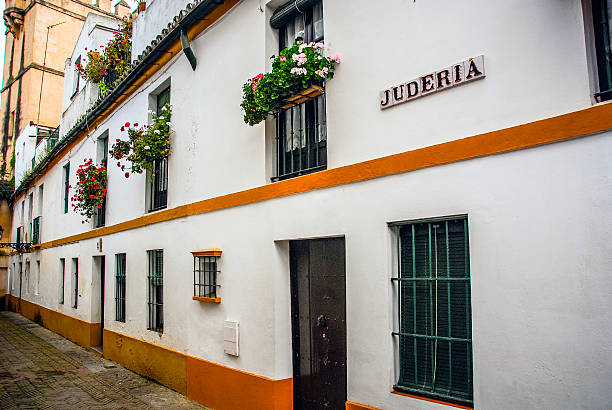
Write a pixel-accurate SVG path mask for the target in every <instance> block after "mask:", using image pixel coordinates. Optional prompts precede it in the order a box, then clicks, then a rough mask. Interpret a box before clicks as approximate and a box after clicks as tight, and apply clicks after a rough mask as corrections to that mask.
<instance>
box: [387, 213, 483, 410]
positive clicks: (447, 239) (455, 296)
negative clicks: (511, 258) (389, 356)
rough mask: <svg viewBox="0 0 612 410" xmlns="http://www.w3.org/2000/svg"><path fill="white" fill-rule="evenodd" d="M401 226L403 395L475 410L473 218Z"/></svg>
mask: <svg viewBox="0 0 612 410" xmlns="http://www.w3.org/2000/svg"><path fill="white" fill-rule="evenodd" d="M396 225H399V226H398V231H399V232H398V240H399V243H398V249H399V266H398V273H399V275H398V277H397V278H393V280H394V282H395V283H396V284H397V286H398V297H399V304H398V308H399V332H394V335H395V336H396V337H397V338H398V339H399V379H398V381H397V384H396V386H395V389H396V390H398V391H404V392H408V393H414V394H418V395H422V396H426V397H432V398H438V399H442V400H447V401H453V402H459V403H464V404H471V403H472V402H473V399H472V397H473V394H472V312H471V290H470V263H469V248H468V228H467V217H452V218H446V219H440V220H428V221H423V222H414V223H405V224H396Z"/></svg>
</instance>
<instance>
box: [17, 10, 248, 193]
mask: <svg viewBox="0 0 612 410" xmlns="http://www.w3.org/2000/svg"><path fill="white" fill-rule="evenodd" d="M239 1H240V0H226V1H224V2H223V4H221V5H219V6H217V8H216V9H214V10H213V11H212V12H211V13H209V14H208V16H207V17H206V18H205V19H203V20H200V21H199V22H197V23H196V24H194V25H193V26H192V27H191V28H190V29H188V30H187V37H188V38H189V40H193V39H194V38H195V37H196V36H197V35H198V34H200V33H201V32H203V31H204V30H206V29H207V28H208V27H210V26H211V25H212V24H213V23H214V22H216V21H217V20H218V19H219V18H221V16H223V15H224V14H225V13H227V12H228V11H229V10H230V9H231V8H232V7H234V6H235V5H236V4H238V2H239ZM181 50H182V46H181V40H180V38H179V39H177V40H176V41H175V42H174V43H172V45H171V46H170V47H169V48H168V49H167V50H166V51H165V52H164V53H162V54H161V56H160V57H159V58H158V59H157V60H155V62H153V63H151V64H150V66H149V68H148V69H147V70H146V71H145V72H144V73H143V74H142V75H141V76H140V77H138V78H137V79H136V81H134V83H132V84H131V85H130V86H129V88H128V90H127V92H125V93H124V94H122V95H120V96H119V97H118V98H117V99H116V100H115V101H114V102H113V103H111V105H110V106H109V107H108V108H107V109H106V110H104V111H103V112H102V113H101V114H100V115H99V116H98V117H97V118H96V119H95V120H93V121H92V122H91V124H88V130H91V131H94V130H95V129H96V128H97V127H98V126H99V125H100V124H101V123H102V122H103V121H104V120H105V119H107V118H108V117H109V116H110V115H111V114H112V113H113V112H114V111H115V110H116V109H117V108H119V106H120V105H121V104H123V102H124V101H125V100H127V99H128V97H129V96H131V95H132V94H134V92H135V91H136V90H137V89H138V87H140V86H141V85H143V84H144V83H145V82H146V81H147V80H148V79H149V78H151V76H153V74H155V73H156V72H158V71H159V70H161V68H162V67H163V66H164V65H166V64H167V63H168V62H169V61H170V60H172V59H173V58H174V56H175V55H177V54H178V53H180V52H181ZM87 135H89V132H85V131H81V132H79V133H78V134H77V137H76V138H74V140H72V141H71V142H70V143H69V144H68V145H67V146H66V147H64V148H63V149H62V150H61V151H59V152H58V153H57V154H56V155H55V157H54V158H53V159H52V160H51V161H50V162H49V165H47V167H46V168H45V169H44V170H42V172H41V173H40V174H39V175H37V176H36V177H35V178H34V180H33V181H32V182H31V183H30V186H31V185H35V184H36V183H37V182H38V181H39V180H40V179H41V178H42V177H43V176H44V175H45V174H46V173H47V172H48V171H49V170H50V169H51V168H53V167H54V166H55V165H57V164H58V163H59V162H61V161H62V160H63V159H64V157H65V155H66V154H67V153H68V152H70V151H71V150H72V149H73V148H74V147H75V146H76V145H77V144H79V143H80V142H81V141H83V139H85V137H87ZM26 193H27V190H26V191H23V192H22V193H20V194H19V195H18V196H16V197H15V200H14V202H16V201H18V200H20V199H21V198H23V197H24V196H25V194H26Z"/></svg>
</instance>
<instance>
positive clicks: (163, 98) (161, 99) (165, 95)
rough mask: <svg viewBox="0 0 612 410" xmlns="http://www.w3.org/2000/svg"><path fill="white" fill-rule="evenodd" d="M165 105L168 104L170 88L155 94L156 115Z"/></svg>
mask: <svg viewBox="0 0 612 410" xmlns="http://www.w3.org/2000/svg"><path fill="white" fill-rule="evenodd" d="M166 104H170V87H168V88H166V89H165V90H164V91H162V92H161V93H159V94H157V112H156V114H157V115H160V113H161V110H162V107H163V106H164V105H166Z"/></svg>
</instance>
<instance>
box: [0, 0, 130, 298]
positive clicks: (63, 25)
mask: <svg viewBox="0 0 612 410" xmlns="http://www.w3.org/2000/svg"><path fill="white" fill-rule="evenodd" d="M5 3H6V8H5V10H4V24H5V26H6V44H5V57H4V70H3V78H2V90H1V93H2V99H1V101H2V103H1V104H0V119H1V125H0V136H1V137H0V185H1V187H2V188H0V191H2V192H4V191H8V189H9V186H10V185H11V183H10V182H5V181H10V180H11V178H12V177H13V176H14V173H13V169H14V167H15V166H16V165H19V164H21V169H22V172H21V175H19V178H22V177H23V175H24V174H25V173H26V172H28V171H29V170H31V169H32V167H33V166H34V165H35V162H36V159H39V158H40V156H41V154H42V153H43V152H44V151H45V150H46V148H47V144H52V143H53V142H55V141H57V135H56V134H54V131H56V129H57V127H58V126H59V120H60V116H61V114H62V111H61V108H62V90H63V87H64V75H65V71H64V70H65V68H66V67H65V64H66V59H67V58H68V57H69V56H70V54H71V52H72V50H73V49H74V46H75V41H76V38H77V36H78V34H79V32H80V31H81V29H82V28H83V23H84V21H85V19H86V17H87V16H88V15H89V14H92V15H97V16H101V17H102V16H104V17H106V18H107V19H111V20H113V21H118V18H119V17H123V16H125V15H127V14H129V8H128V7H127V4H125V2H122V3H121V4H120V5H118V6H116V7H115V8H114V10H113V12H111V0H99V1H97V2H95V4H91V3H92V2H91V1H89V3H90V4H87V2H85V1H78V0H68V1H60V0H46V1H35V0H6V2H5ZM113 25H114V26H116V23H115V24H113ZM73 66H74V64H70V62H68V69H71V68H72V67H73ZM19 136H21V138H20V141H19V144H17V141H16V140H17V138H18V137H19ZM43 142H44V144H43ZM18 153H19V154H18ZM35 153H36V155H35ZM26 158H27V159H26ZM8 195H10V194H8ZM4 196H6V195H4ZM0 197H3V196H2V194H0ZM1 201H2V200H1V199H0V220H1V221H2V226H3V227H4V229H5V234H4V237H3V238H2V242H7V241H8V240H9V239H10V238H8V237H9V233H10V231H11V223H10V220H11V218H12V216H11V215H10V209H9V208H8V207H6V206H5V204H2V203H1ZM4 212H9V214H6V215H5V214H4ZM0 252H2V251H1V250H0ZM6 264H7V258H6V257H5V256H2V255H0V283H4V282H6V266H7V265H6ZM3 295H4V292H3V287H2V286H0V297H3Z"/></svg>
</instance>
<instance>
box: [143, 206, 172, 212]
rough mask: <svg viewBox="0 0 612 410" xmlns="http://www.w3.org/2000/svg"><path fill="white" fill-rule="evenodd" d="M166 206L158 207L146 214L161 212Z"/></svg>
mask: <svg viewBox="0 0 612 410" xmlns="http://www.w3.org/2000/svg"><path fill="white" fill-rule="evenodd" d="M167 207H168V206H167V205H164V206H160V207H158V208H151V209H149V210H148V211H147V213H148V214H150V213H152V212H157V211H162V210H164V209H166V208H167Z"/></svg>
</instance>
